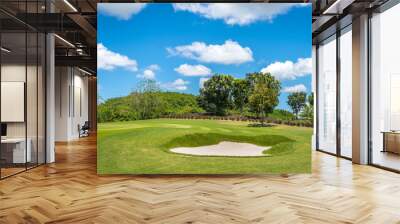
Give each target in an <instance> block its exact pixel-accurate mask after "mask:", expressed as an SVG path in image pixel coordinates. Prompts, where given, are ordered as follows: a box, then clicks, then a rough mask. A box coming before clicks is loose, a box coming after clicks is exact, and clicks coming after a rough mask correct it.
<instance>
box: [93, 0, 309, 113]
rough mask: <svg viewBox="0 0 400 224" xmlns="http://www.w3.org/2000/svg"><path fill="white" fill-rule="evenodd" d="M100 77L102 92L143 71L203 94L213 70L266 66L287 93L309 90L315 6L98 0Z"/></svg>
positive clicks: (127, 87)
mask: <svg viewBox="0 0 400 224" xmlns="http://www.w3.org/2000/svg"><path fill="white" fill-rule="evenodd" d="M98 8H99V10H98V11H99V15H98V35H97V38H98V39H97V42H98V83H99V95H100V96H101V97H102V98H103V99H108V98H111V97H118V96H124V95H127V94H128V93H130V92H131V91H132V90H133V89H134V88H135V86H136V84H137V83H138V81H140V79H143V78H151V79H155V80H156V81H157V82H159V83H160V86H161V87H162V88H163V89H165V90H169V91H178V92H183V93H192V94H196V95H197V94H198V92H199V88H200V85H201V83H200V82H201V80H203V81H204V80H206V79H207V78H209V77H210V76H212V75H213V74H216V73H222V74H230V75H233V76H234V77H237V78H242V77H244V76H245V74H246V73H250V72H259V71H268V72H271V73H272V74H273V75H274V76H275V77H276V78H278V79H279V80H280V81H281V83H282V88H283V91H282V94H281V96H280V104H279V106H278V107H279V108H283V109H288V106H287V104H286V100H287V99H286V98H287V94H288V93H289V92H293V91H300V90H306V91H307V92H308V93H309V92H310V90H311V74H310V73H311V67H312V66H311V6H310V5H305V4H265V3H261V4H254V3H251V4H231V3H223V4H221V3H215V4H213V3H211V4H198V3H194V4H176V5H173V4H154V3H153V4H138V3H126V4H123V3H111V4H110V3H108V4H107V3H103V4H99V7H98Z"/></svg>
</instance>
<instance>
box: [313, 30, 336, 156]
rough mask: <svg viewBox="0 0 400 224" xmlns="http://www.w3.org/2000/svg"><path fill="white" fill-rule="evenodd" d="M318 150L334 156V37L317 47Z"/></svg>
mask: <svg viewBox="0 0 400 224" xmlns="http://www.w3.org/2000/svg"><path fill="white" fill-rule="evenodd" d="M317 54H318V97H317V100H318V105H319V106H318V111H317V113H318V149H319V150H322V151H326V152H329V153H335V154H336V36H335V35H334V36H332V37H330V38H328V39H327V40H326V41H324V42H322V43H320V45H319V47H318V52H317Z"/></svg>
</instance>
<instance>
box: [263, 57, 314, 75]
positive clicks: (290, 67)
mask: <svg viewBox="0 0 400 224" xmlns="http://www.w3.org/2000/svg"><path fill="white" fill-rule="evenodd" d="M261 72H265V73H266V72H269V73H271V74H272V75H273V76H275V77H276V78H277V79H279V80H284V79H292V80H293V79H296V78H297V77H302V76H306V75H309V74H311V72H312V59H311V58H299V59H297V62H292V61H285V62H280V61H277V62H274V63H272V64H270V65H268V66H267V67H265V68H263V69H261Z"/></svg>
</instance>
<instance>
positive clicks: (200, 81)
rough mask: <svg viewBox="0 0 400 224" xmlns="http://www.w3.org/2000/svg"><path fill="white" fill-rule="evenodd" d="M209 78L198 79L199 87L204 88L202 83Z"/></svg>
mask: <svg viewBox="0 0 400 224" xmlns="http://www.w3.org/2000/svg"><path fill="white" fill-rule="evenodd" d="M209 79H210V78H200V80H199V87H200V88H203V87H204V83H205V82H207V80H209Z"/></svg>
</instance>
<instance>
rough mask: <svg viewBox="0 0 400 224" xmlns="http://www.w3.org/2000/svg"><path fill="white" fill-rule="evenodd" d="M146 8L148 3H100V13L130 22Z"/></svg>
mask: <svg viewBox="0 0 400 224" xmlns="http://www.w3.org/2000/svg"><path fill="white" fill-rule="evenodd" d="M144 7H146V3H99V4H97V10H98V11H99V13H101V14H104V15H108V16H113V17H116V18H118V19H121V20H128V19H130V18H131V17H132V16H133V15H135V14H137V13H139V12H140V11H142V9H144Z"/></svg>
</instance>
